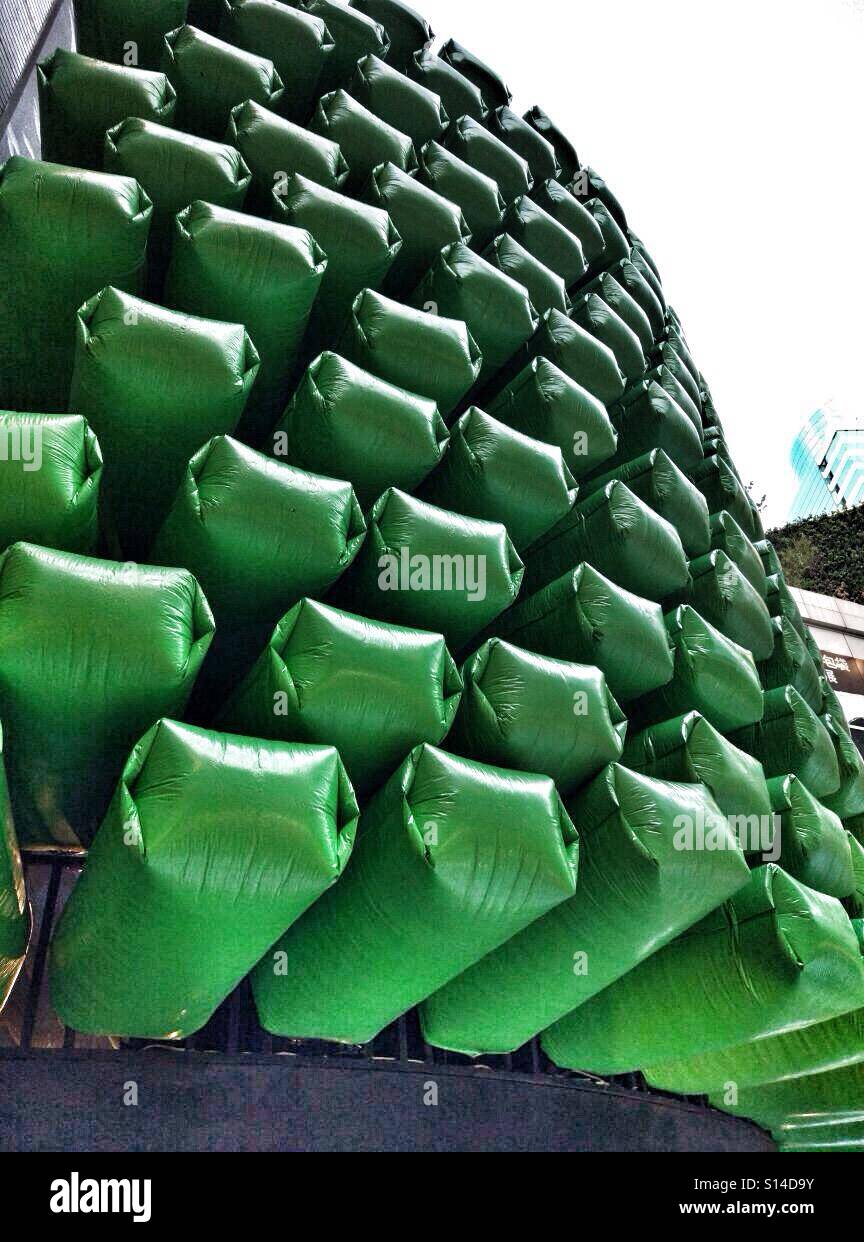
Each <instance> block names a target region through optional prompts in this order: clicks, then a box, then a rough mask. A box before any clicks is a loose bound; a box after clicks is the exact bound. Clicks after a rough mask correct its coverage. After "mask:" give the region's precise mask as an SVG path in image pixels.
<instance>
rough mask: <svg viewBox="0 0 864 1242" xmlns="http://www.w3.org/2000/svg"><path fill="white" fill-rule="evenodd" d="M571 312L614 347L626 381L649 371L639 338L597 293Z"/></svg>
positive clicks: (574, 318) (605, 342)
mask: <svg viewBox="0 0 864 1242" xmlns="http://www.w3.org/2000/svg"><path fill="white" fill-rule="evenodd" d="M570 314H571V316H572V318H573V321H574V322H575V323H577V324H578V325H579V327H580V328H584V329H585V331H586V332H590V333H591V335H592V336H596V337H597V340H598V341H602V343H603V344H604V345H606V346H608V348H609V349H611V350H612V353H613V354H614V355H615V361H616V362H617V363H618V366H619V368H620V370H621V373H622V375H623V376H624V378H625V379H626V380H628V381H630V382H632V381H633V380H638V379H641V377H642V376H643V375H644V374H645V367H646V362H645V355H644V353H643V352H642V346H641V345H640V344H639V337H638V336H637V335H636V333H635V332H633V331H632V330H631V329H630V328H628V327H627V324H626V323H625V322H624V320H623V319H622V318H621V316H620V315H618V314H617V313H616V312H615V311H614V310H613V309H612V307H611V306H609V305H607V303H606V302H604V301H603V299H602V298H601V297H598V296H597V294H596V293H586V294H585V295H584V296H583V297H580V298H578V299H577V300H576V301H575V302H574V303H573V308H572V310H571V312H570ZM651 447H654V446H653V445H652V446H651Z"/></svg>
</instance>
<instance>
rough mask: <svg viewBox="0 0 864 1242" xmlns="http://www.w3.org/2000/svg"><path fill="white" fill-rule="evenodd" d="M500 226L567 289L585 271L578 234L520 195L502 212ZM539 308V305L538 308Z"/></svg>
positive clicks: (529, 199)
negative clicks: (575, 234) (559, 279)
mask: <svg viewBox="0 0 864 1242" xmlns="http://www.w3.org/2000/svg"><path fill="white" fill-rule="evenodd" d="M503 228H504V230H505V232H507V233H508V234H509V235H510V236H511V237H513V238H515V240H516V241H517V242H519V243H521V245H522V246H524V247H525V249H526V250H527V251H528V252H529V253H530V254H532V255H533V256H534V258H535V259H537V260H539V262H540V263H542V264H543V265H544V266H545V267H547V268H549V269H550V271H553V272H555V273H557V275H558V276H560V277H561V279H562V280H563V281H564V285H565V288H567V289H569V288H570V287H571V285H574V284H575V283H576V282H577V281H578V280H580V279H581V278H582V276H584V274H585V256H584V254H583V252H582V245H581V242H580V241H579V239H578V237H576V236H574V234H573V233H571V232H570V231H569V230H568V229H567V228H565V226H564V225H563V224H559V222H558V221H557V220H556V219H555V217H554V216H551V215H549V213H548V212H547V211H544V209H543V208H542V207H540V206H539V205H538V204H537V203H535V202H534V200H533V199H531V198H528V197H527V196H525V195H523V197H522V198H517V199H516V201H515V202H514V203H511V204H510V206H509V207H508V208H507V210H506V212H505V213H504V220H503ZM538 309H539V307H538Z"/></svg>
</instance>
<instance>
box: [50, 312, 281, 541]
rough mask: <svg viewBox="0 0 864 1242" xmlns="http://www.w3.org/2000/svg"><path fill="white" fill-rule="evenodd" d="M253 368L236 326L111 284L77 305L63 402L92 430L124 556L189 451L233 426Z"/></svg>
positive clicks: (169, 490) (152, 525)
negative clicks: (69, 382) (157, 302)
mask: <svg viewBox="0 0 864 1242" xmlns="http://www.w3.org/2000/svg"><path fill="white" fill-rule="evenodd" d="M257 371H258V354H257V351H256V350H255V347H254V345H253V344H252V342H251V341H250V339H249V335H248V333H247V332H246V330H245V328H244V327H243V326H242V325H241V324H237V323H223V322H220V321H217V320H214V319H200V318H197V317H195V316H192V315H183V314H180V313H179V312H178V311H171V310H166V309H165V308H164V307H161V306H157V305H155V304H154V303H151V302H145V301H143V300H142V299H141V298H135V297H132V296H131V295H130V294H126V293H122V292H120V291H119V290H118V289H113V288H108V289H105V290H103V292H102V293H100V294H97V296H96V297H95V298H91V299H90V301H89V302H85V304H84V306H82V307H81V309H80V311H79V313H78V342H77V349H76V353H75V370H74V372H73V376H72V386H71V389H70V397H69V406H70V408H71V409H73V410H76V411H77V412H78V413H79V414H83V415H84V416H85V418H87V419H88V421H89V423H90V425H91V427H92V428H93V430H94V431H95V432H96V435H97V436H98V437H99V443H100V444H101V445H102V451H103V454H104V456H105V473H104V479H103V494H104V496H105V499H106V502H107V505H108V506H109V519H108V520H109V522H110V524H111V526H112V527H113V528H114V529H115V531H116V535H117V538H118V540H119V544H120V547H121V548H122V550H123V552H124V554H125V555H126V556H129V557H138V558H143V557H144V555H145V553H146V551H147V548H148V547H149V546H150V542H151V540H152V539H153V536H154V535H155V534H156V531H157V530H158V529H159V527H160V526H161V524H162V521H163V519H164V518H165V516H166V514H167V512H168V509H169V508H170V506H171V502H172V500H173V498H174V493H175V492H176V490H177V488H178V487H179V485H180V482H181V480H182V479H183V475H184V473H185V470H186V466H187V465H188V462H189V459H190V457H191V456H192V454H193V453H195V452H197V450H198V449H199V448H201V446H202V445H203V444H206V443H207V441H208V440H209V439H210V438H211V437H212V436H214V435H228V434H230V433H231V432H232V431H234V429H235V427H236V426H237V424H238V422H239V421H240V417H241V415H242V414H243V410H244V408H245V405H246V400H247V397H248V394H249V390H250V388H251V386H252V383H253V381H254V379H255V375H256V373H257ZM145 465H146V469H144V468H143V467H144V466H145Z"/></svg>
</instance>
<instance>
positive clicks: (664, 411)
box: [610, 382, 710, 509]
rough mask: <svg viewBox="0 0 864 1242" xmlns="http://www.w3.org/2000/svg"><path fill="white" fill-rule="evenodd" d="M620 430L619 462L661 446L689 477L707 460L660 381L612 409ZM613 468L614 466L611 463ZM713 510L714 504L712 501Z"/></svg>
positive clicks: (684, 419)
mask: <svg viewBox="0 0 864 1242" xmlns="http://www.w3.org/2000/svg"><path fill="white" fill-rule="evenodd" d="M610 414H611V417H612V422H613V425H614V427H615V430H616V431H617V433H618V451H617V454H616V456H615V462H614V464H615V465H618V464H621V465H623V464H625V463H626V462H629V461H633V460H634V458H636V457H641V456H642V455H643V454H644V453H650V452H651V450H652V449H655V448H661V449H663V451H664V452H665V453H666V455H667V457H669V458H671V460H672V461H674V463H675V465H676V466H678V467H679V468H680V469H681V470H683V471H684V473H685V474H686V475H687V477H688V478H691V479H692V478H693V475H694V471H698V468H699V466H700V464H701V463H702V461H703V456H702V441H701V439H700V437H699V433H698V432H697V431H696V428H695V427H694V426H693V423H692V422H691V421H690V419H689V418H688V417H687V415H686V413H685V412H684V411H683V410H682V409H681V407H680V405H678V403H677V402H676V401H674V400H673V398H672V397H670V396H669V394H668V392H666V390H665V389H663V388H661V387H660V385H659V384H656V383H653V382H652V383H649V385H648V386H647V388H646V389H645V390H644V391H643V392H642V393H641V395H640V396H639V397H638V398H637V399H636V400H635V401H633V402H631V403H630V404H629V405H619V406H616V407H615V408H614V409H613V410H611V411H610ZM610 468H611V465H610ZM709 509H710V503H709Z"/></svg>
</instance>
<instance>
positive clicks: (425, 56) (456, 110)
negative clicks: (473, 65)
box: [405, 47, 487, 123]
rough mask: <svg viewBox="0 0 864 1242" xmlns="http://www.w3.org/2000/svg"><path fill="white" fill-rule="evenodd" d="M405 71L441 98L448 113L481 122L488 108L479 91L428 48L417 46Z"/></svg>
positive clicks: (451, 115)
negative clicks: (469, 117)
mask: <svg viewBox="0 0 864 1242" xmlns="http://www.w3.org/2000/svg"><path fill="white" fill-rule="evenodd" d="M405 71H406V73H407V74H408V75H409V77H412V78H413V79H414V81H415V82H420V83H421V84H422V85H423V86H425V87H426V88H427V89H428V90H430V91H434V93H435V94H436V95H438V96H439V97H440V99H441V102H442V104H443V105H444V108H445V111H446V112H447V115H448V116H450V117H457V116H471V117H473V118H474V120H475V121H479V122H481V123H482V121H483V118H484V117H485V116H486V112H487V108H486V104H485V103H484V102H483V96H482V94H481V93H480V91H479V90H478V89H477V87H476V86H475V85H474V83H473V82H469V80H468V79H467V78H466V77H465V76H464V74H461V73H460V72H459V71H458V69H454V68H453V66H452V65H448V64H447V62H446V61H445V60H442V59H441V57H440V56H439V55H438V54H437V52H433V51H432V49H431V47H424V48H418V50H417V51H416V52H415V53H414V55H413V56H412V57H411V61H410V63H409V64H408V65H407V66H406V70H405Z"/></svg>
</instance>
